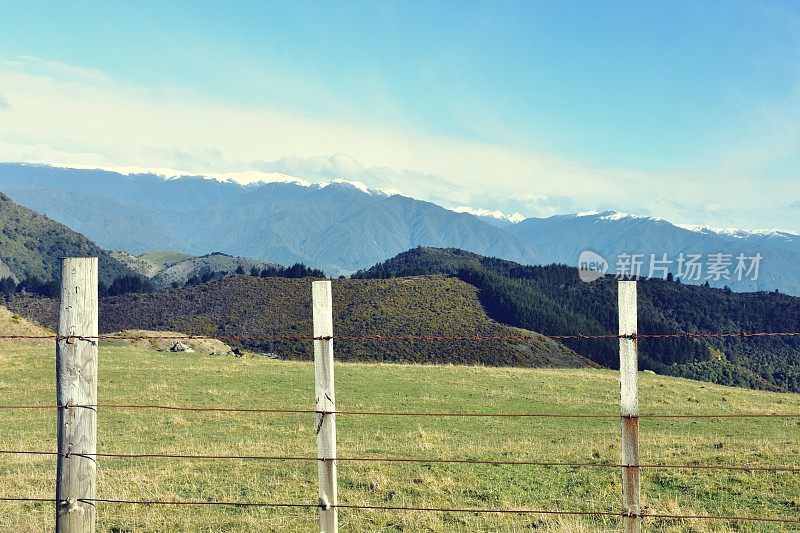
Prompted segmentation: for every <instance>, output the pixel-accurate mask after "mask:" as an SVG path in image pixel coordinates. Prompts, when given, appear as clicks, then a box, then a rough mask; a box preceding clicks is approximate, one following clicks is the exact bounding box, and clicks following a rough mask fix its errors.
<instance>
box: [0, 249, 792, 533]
mask: <svg viewBox="0 0 800 533" xmlns="http://www.w3.org/2000/svg"><path fill="white" fill-rule="evenodd" d="M312 308H313V325H314V328H313V335H312V336H311V337H303V336H271V337H241V336H234V337H231V336H227V337H226V336H219V337H215V338H217V339H222V340H225V339H245V338H246V339H254V340H296V341H306V342H309V341H310V342H313V345H314V368H315V399H316V403H315V406H314V408H313V409H310V408H309V409H282V408H236V407H224V406H220V407H194V406H173V405H156V404H139V405H134V404H114V403H103V402H99V401H98V398H97V368H98V366H97V358H98V344H99V341H100V340H107V339H116V338H120V337H117V336H114V335H99V334H98V295H97V259H94V258H69V259H65V260H64V262H63V265H62V291H61V308H60V318H59V328H58V334H57V335H54V336H36V335H29V336H22V335H7V336H0V338H6V339H51V340H54V341H55V342H56V372H57V374H56V404H55V405H0V409H15V410H37V409H56V411H57V413H58V416H57V423H58V437H57V440H58V451H56V452H47V451H36V450H0V455H49V456H55V457H56V458H57V459H56V461H57V468H56V483H55V487H56V490H55V496H54V497H53V498H33V497H30V498H26V497H11V496H0V501H4V502H21V501H28V502H34V501H36V502H50V503H53V504H54V505H55V509H56V530H57V531H58V532H60V533H86V532H92V531H94V529H95V522H96V513H97V510H98V504H103V503H109V504H141V505H164V506H174V505H197V506H236V507H276V508H282V507H283V508H315V509H318V512H319V527H320V531H321V532H323V533H331V532H335V531H338V510H339V509H372V510H385V511H409V512H463V513H515V514H538V515H561V516H595V517H618V518H619V519H620V521H621V523H622V527H623V530H624V531H626V532H638V531H640V529H641V526H642V521H643V520H644V519H646V518H653V519H686V520H689V519H691V520H724V521H737V522H765V523H776V524H800V518H798V517H792V516H787V517H780V516H776V517H749V516H722V515H679V514H664V513H662V514H659V513H650V512H647V511H646V510H644V509H643V508H642V505H641V498H640V494H641V479H640V472H641V470H642V469H686V470H722V471H742V472H754V471H768V472H783V473H790V474H792V473H793V474H797V473H800V468H798V467H795V466H752V465H714V464H646V463H641V462H640V460H639V420H640V419H642V418H653V419H656V418H661V419H682V418H694V419H710V418H719V419H725V418H774V419H800V413H738V414H737V413H719V414H641V413H640V412H639V401H638V375H639V372H638V348H637V342H638V340H639V339H642V338H675V337H685V338H705V337H733V336H736V337H741V338H758V337H765V336H781V337H800V333H798V332H758V333H747V332H741V333H668V334H659V333H645V334H642V333H639V332H638V331H637V293H636V282H635V281H620V282H619V301H618V311H619V332H618V334H616V335H591V336H586V335H563V336H558V335H555V336H550V337H549V338H552V339H556V340H565V339H576V338H581V339H586V338H591V339H618V341H619V353H620V414H619V415H609V414H562V413H535V412H497V413H477V412H409V411H367V410H337V408H336V395H335V387H334V383H335V380H334V341H335V340H349V341H380V340H398V339H407V340H423V341H462V342H471V341H481V342H483V341H504V340H528V339H534V338H536V339H538V338H542V337H541V336H529V335H518V336H517V335H512V336H508V335H498V336H469V335H464V336H428V335H371V336H338V337H337V336H335V335H334V330H333V313H332V294H331V283H330V282H329V281H316V282H313V284H312ZM124 338H125V339H174V340H179V339H185V340H191V339H202V338H207V337H201V336H191V335H181V336H175V337H150V336H135V337H130V336H125V337H124ZM101 408H102V409H136V410H140V409H158V410H171V411H195V412H220V413H229V412H231V413H232V412H249V413H264V414H270V413H272V414H275V413H287V414H288V413H294V414H314V415H315V416H316V425H315V433H316V440H317V454H316V457H304V456H279V455H214V454H207V455H202V454H200V455H197V454H195V455H190V454H180V453H135V454H123V453H104V452H98V451H97V441H96V431H97V418H96V415H97V410H98V409H101ZM337 416H380V417H398V416H399V417H437V418H442V417H496V418H504V417H515V418H584V419H602V418H619V419H620V421H621V433H620V445H621V460H620V461H619V462H618V463H616V464H607V463H600V462H571V463H570V462H547V461H530V460H477V459H441V458H408V457H372V456H369V457H368V456H364V457H359V456H346V457H341V456H338V454H337V449H336V418H337ZM98 457H118V458H163V459H168V458H181V459H209V460H252V461H298V462H316V463H317V465H318V487H319V495H318V502H317V503H304V502H249V501H208V500H183V501H178V500H158V499H153V500H122V499H107V498H98V497H97V488H96V481H95V480H96V469H97V463H96V461H97V458H98ZM342 462H375V463H424V464H428V463H430V464H464V465H477V464H485V465H519V466H524V465H527V466H541V467H574V468H605V469H615V470H620V472H621V476H622V488H623V494H622V501H621V505H620V509H619V511H578V510H575V511H570V510H555V509H527V508H461V509H459V508H445V507H426V506H418V507H410V506H392V505H351V504H341V503H339V500H338V488H337V464H338V463H342Z"/></svg>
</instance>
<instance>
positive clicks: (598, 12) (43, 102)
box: [0, 0, 800, 232]
mask: <svg viewBox="0 0 800 533" xmlns="http://www.w3.org/2000/svg"><path fill="white" fill-rule="evenodd" d="M0 161H20V162H35V163H46V164H53V165H59V166H76V167H91V168H109V169H119V170H128V171H131V170H141V169H149V170H154V171H157V172H160V173H163V174H165V175H174V174H181V173H188V174H202V175H208V176H223V177H229V178H234V179H238V180H240V181H252V180H255V179H272V178H271V177H273V176H275V174H288V175H290V176H297V177H300V178H303V179H306V180H311V181H314V180H328V179H332V178H343V179H351V180H355V181H360V182H363V183H366V184H367V185H368V186H370V187H375V188H382V189H385V190H389V191H392V192H399V193H402V194H406V195H409V196H413V197H416V198H420V199H424V200H430V201H434V202H437V203H439V204H442V205H444V206H445V207H454V206H462V205H465V206H471V207H474V208H476V209H477V208H481V209H490V210H502V211H504V212H507V213H515V212H516V213H521V214H523V215H524V216H550V215H554V214H561V213H569V212H577V211H588V210H597V211H602V210H607V209H616V210H621V211H627V212H632V213H635V214H639V215H650V216H657V217H662V218H666V219H668V220H672V221H674V222H680V223H689V224H707V225H711V226H718V227H744V228H754V229H755V228H773V227H775V228H781V229H786V230H790V231H795V232H797V231H800V3H797V2H771V1H763V2H749V1H734V0H731V1H720V2H716V1H700V2H698V1H685V2H681V1H674V2H641V1H638V2H626V1H619V2H591V1H585V2H571V1H564V2H537V1H522V2H503V1H492V2H479V1H474V2H447V1H437V2H430V1H425V2H422V1H413V0H412V1H408V0H407V1H398V2H393V1H388V0H387V1H374V2H355V1H354V2H333V1H317V2H304V1H292V2H281V3H277V2H180V1H171V2H146V1H140V2H124V3H123V2H109V1H104V2H81V1H76V2H70V3H51V2H36V1H28V2H15V3H3V4H0Z"/></svg>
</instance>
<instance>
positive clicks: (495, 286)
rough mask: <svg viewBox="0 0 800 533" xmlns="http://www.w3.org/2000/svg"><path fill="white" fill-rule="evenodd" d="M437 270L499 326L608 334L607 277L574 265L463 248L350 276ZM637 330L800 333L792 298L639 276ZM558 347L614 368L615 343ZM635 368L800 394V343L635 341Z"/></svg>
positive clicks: (405, 258)
mask: <svg viewBox="0 0 800 533" xmlns="http://www.w3.org/2000/svg"><path fill="white" fill-rule="evenodd" d="M437 273H438V274H443V275H446V276H451V277H456V278H459V279H461V280H463V281H465V282H467V283H469V284H471V285H474V286H475V287H476V288H477V289H478V297H479V298H480V301H481V303H482V305H483V306H484V308H485V309H486V311H487V313H488V314H489V316H491V317H492V318H494V319H495V320H498V321H500V322H503V323H505V324H510V325H513V326H518V327H523V328H526V329H530V330H533V331H537V332H540V333H543V334H546V335H572V334H579V333H581V334H586V335H595V334H607V333H612V334H613V333H616V328H617V311H616V280H615V279H613V278H611V277H605V278H603V279H600V280H598V281H595V282H592V283H584V282H582V281H580V279H579V277H578V271H577V269H575V268H572V267H567V266H562V265H550V266H523V265H519V264H517V263H513V262H510V261H504V260H499V259H493V258H486V257H482V256H479V255H476V254H472V253H469V252H464V251H461V250H454V249H436V248H417V249H414V250H410V251H408V252H405V253H402V254H400V255H398V256H397V257H395V258H393V259H390V260H388V261H385V262H383V263H380V264H378V265H376V266H374V267H372V268H370V269H368V270H366V271H360V272H357V273H356V274H355V275H354V277H355V278H394V277H404V276H420V275H431V274H437ZM639 331H640V333H679V332H726V333H739V332H743V331H744V332H780V331H800V298H797V297H792V296H787V295H784V294H780V293H775V292H757V293H735V292H732V291H730V290H726V289H713V288H710V287H707V286H694V285H684V284H681V283H680V282H678V281H665V280H640V283H639ZM565 344H567V345H568V346H569V347H570V348H572V349H574V350H575V351H576V352H578V353H580V354H582V355H584V356H586V357H588V358H589V359H591V360H593V361H595V362H597V363H599V364H601V365H603V366H606V367H610V368H615V367H617V366H618V355H617V346H616V342H615V341H613V340H592V339H585V340H572V341H566V342H565ZM640 366H641V367H642V368H643V369H651V370H654V371H656V372H658V373H662V374H670V375H675V376H684V377H690V378H693V379H702V380H706V381H712V382H715V383H721V384H727V385H737V386H745V387H754V388H761V389H768V390H782V391H793V392H800V339H798V338H797V337H795V338H748V339H741V338H724V339H720V338H715V339H685V338H678V339H642V340H641V341H640Z"/></svg>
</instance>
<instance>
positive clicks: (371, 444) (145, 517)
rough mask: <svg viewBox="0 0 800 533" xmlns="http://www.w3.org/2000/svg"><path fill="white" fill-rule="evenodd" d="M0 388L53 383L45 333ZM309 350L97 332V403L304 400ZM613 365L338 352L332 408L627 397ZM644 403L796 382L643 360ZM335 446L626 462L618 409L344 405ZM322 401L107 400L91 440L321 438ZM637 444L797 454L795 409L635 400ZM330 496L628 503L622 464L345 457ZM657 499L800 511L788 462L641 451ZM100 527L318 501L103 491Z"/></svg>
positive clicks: (43, 515) (312, 477)
mask: <svg viewBox="0 0 800 533" xmlns="http://www.w3.org/2000/svg"><path fill="white" fill-rule="evenodd" d="M0 368H2V372H0V404H15V405H23V404H42V403H53V402H54V394H55V392H54V356H53V349H52V346H50V345H49V344H47V343H39V344H27V345H26V344H19V343H15V344H13V345H12V344H8V343H6V344H4V345H3V346H2V349H0ZM313 385H314V384H313V365H312V364H311V363H308V362H296V361H279V360H271V359H267V358H264V357H260V356H252V355H247V356H245V357H243V358H235V357H220V356H210V355H206V354H201V353H193V354H192V353H187V354H174V353H168V352H156V351H154V350H151V349H149V348H148V347H147V346H142V345H130V344H126V343H124V342H120V341H113V342H103V343H101V346H100V371H99V398H100V400H99V401H100V403H110V404H128V403H136V404H141V403H146V404H150V403H154V404H169V405H188V406H235V407H257V408H282V407H285V408H298V409H313ZM618 387H619V385H618V380H617V374H616V373H615V372H612V371H605V370H593V369H581V370H569V369H553V370H548V369H514V368H486V367H476V366H433V365H430V366H423V365H405V366H404V365H390V364H362V363H343V364H338V365H337V367H336V392H337V401H338V408H339V409H340V410H376V411H381V410H383V411H393V410H394V411H397V410H401V411H427V412H441V411H457V412H465V411H466V412H554V413H564V414H567V413H573V414H577V413H593V414H594V413H603V414H612V415H613V414H616V413H617V412H618V394H619V390H618ZM640 389H641V391H640V394H641V411H642V413H643V414H645V413H696V414H703V413H740V412H784V413H789V412H792V413H799V412H800V396H799V395H796V394H779V393H768V392H760V391H753V390H745V389H734V388H729V387H723V386H717V385H711V384H708V383H701V382H694V381H689V380H684V379H678V378H667V377H661V376H656V375H650V374H642V375H641V383H640ZM1 413H2V415H1V416H2V419H0V449H3V450H46V451H54V450H55V429H56V426H55V411H54V410H3V411H1ZM337 424H338V443H339V455H340V456H342V457H346V456H351V457H353V456H362V457H363V456H375V457H415V458H453V459H464V458H466V459H490V460H491V459H497V460H533V461H544V462H591V463H608V464H615V463H617V462H619V453H620V452H619V420H618V419H615V418H609V419H596V420H595V419H561V418H543V419H539V418H436V417H384V416H380V417H375V416H363V415H340V416H339V417H338V420H337ZM314 430H315V419H314V415H313V414H265V413H213V412H178V411H174V412H173V411H160V410H118V409H110V408H106V409H103V408H101V409H99V412H98V451H99V452H114V453H159V452H165V453H178V454H228V455H231V454H233V455H284V456H303V457H313V456H315V453H316V446H315V436H314ZM641 455H642V462H643V463H660V464H687V463H689V464H712V465H750V466H757V465H762V466H770V465H773V466H774V465H782V466H792V467H798V466H800V459H799V458H800V418H774V419H773V418H771V419H678V420H675V419H642V421H641ZM98 463H99V466H98V497H99V498H107V499H129V500H140V499H145V500H146V499H158V500H226V501H253V502H295V503H311V504H314V503H316V501H317V488H316V475H317V474H316V464H315V463H314V462H313V461H267V460H199V459H155V458H102V457H101V458H99V459H98ZM54 471H55V459H54V458H53V457H52V456H29V455H1V456H0V473H1V474H0V475H1V476H2V480H3V483H2V489H0V492H1V493H2V494H1V495H2V496H22V497H28V496H34V497H43V498H48V497H52V496H53V494H54V489H53V478H54ZM339 492H340V503H342V504H356V505H362V504H367V505H387V506H428V507H448V508H530V509H551V510H573V511H619V506H620V500H621V495H620V494H621V482H620V472H619V470H618V469H616V468H576V467H534V466H518V465H468V464H467V465H465V464H435V463H422V464H412V463H381V462H375V463H372V462H340V463H339ZM642 492H643V500H644V503H645V505H646V509H647V511H649V512H652V513H662V514H681V515H694V514H711V515H743V516H775V517H797V516H800V474H798V473H796V472H794V473H792V472H788V473H786V472H784V473H777V472H758V471H747V472H738V471H717V470H674V469H663V470H662V469H646V470H644V471H643V473H642ZM98 505H99V507H98V531H102V532H114V533H122V532H134V531H136V532H138V531H159V532H161V531H163V532H166V531H204V532H212V531H220V532H221V531H226V532H227V531H233V532H245V531H314V530H315V529H316V527H317V510H316V509H314V508H261V507H247V508H239V507H224V506H191V507H189V506H146V505H122V504H110V503H105V504H104V503H100V504H98ZM53 515H54V512H53V509H52V504H51V503H30V502H28V503H8V502H0V531H15V532H26V531H31V532H39V531H47V530H52V527H53V521H54V519H53ZM340 528H341V530H342V531H352V532H356V531H358V532H360V531H387V532H388V531H415V532H416V531H419V532H423V531H426V532H445V531H447V532H450V531H503V532H515V531H520V532H521V531H546V532H551V531H578V532H581V531H585V532H595V531H616V530H617V529H618V519H617V518H614V517H607V518H596V517H577V518H576V517H558V516H545V515H536V514H499V513H490V514H477V513H461V512H444V513H442V512H408V511H381V510H356V509H342V510H340ZM645 530H646V531H664V532H678V531H694V532H723V531H736V532H751V531H765V532H766V531H771V532H777V531H792V530H797V529H796V528H795V527H794V526H792V525H780V524H767V523H758V522H752V523H750V522H732V521H700V520H677V519H669V520H666V519H648V520H646V522H645Z"/></svg>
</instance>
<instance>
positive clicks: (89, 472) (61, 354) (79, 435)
mask: <svg viewBox="0 0 800 533" xmlns="http://www.w3.org/2000/svg"><path fill="white" fill-rule="evenodd" d="M97 305H98V295H97V258H96V257H70V258H66V259H63V260H62V263H61V314H60V316H59V321H58V335H59V337H60V338H59V340H58V342H57V344H56V402H57V404H58V406H59V408H58V461H57V467H56V532H57V533H93V532H94V530H95V502H94V501H93V500H94V499H95V498H96V490H97V485H96V481H95V474H96V471H97V462H96V458H97V456H96V455H95V454H96V453H97V433H96V431H97V410H96V408H95V407H94V406H95V405H96V404H97V344H98V340H97V331H98V324H97ZM82 406H92V407H82Z"/></svg>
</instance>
